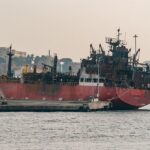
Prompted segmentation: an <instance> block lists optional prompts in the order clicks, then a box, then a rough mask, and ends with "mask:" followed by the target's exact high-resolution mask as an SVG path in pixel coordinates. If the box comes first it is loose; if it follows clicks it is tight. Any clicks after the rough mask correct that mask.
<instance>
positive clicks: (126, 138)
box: [0, 110, 150, 150]
mask: <svg viewBox="0 0 150 150" xmlns="http://www.w3.org/2000/svg"><path fill="white" fill-rule="evenodd" d="M149 149H150V111H149V110H143V111H101V112H8V113H7V112H5V113H0V150H149Z"/></svg>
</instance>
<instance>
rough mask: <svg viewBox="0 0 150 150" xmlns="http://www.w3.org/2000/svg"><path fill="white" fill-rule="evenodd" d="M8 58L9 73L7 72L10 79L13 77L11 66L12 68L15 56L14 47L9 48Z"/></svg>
mask: <svg viewBox="0 0 150 150" xmlns="http://www.w3.org/2000/svg"><path fill="white" fill-rule="evenodd" d="M7 55H8V57H9V60H8V71H7V76H8V77H9V78H11V77H12V72H11V66H12V56H13V55H14V54H13V53H12V45H10V47H9V52H8V53H7Z"/></svg>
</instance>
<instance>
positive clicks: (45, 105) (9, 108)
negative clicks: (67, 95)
mask: <svg viewBox="0 0 150 150" xmlns="http://www.w3.org/2000/svg"><path fill="white" fill-rule="evenodd" d="M85 104H86V102H80V101H76V102H72V101H48V100H7V104H3V103H0V112H16V111H18V112H20V111H25V112H55V111H66V112H67V111H68V112H80V111H85V110H84V105H85Z"/></svg>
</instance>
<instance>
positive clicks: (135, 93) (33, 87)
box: [0, 29, 150, 109]
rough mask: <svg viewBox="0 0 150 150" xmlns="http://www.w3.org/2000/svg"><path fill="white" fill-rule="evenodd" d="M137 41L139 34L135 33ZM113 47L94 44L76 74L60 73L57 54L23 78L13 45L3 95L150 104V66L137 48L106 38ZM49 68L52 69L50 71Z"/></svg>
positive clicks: (0, 85) (121, 105)
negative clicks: (17, 73) (16, 69)
mask: <svg viewBox="0 0 150 150" xmlns="http://www.w3.org/2000/svg"><path fill="white" fill-rule="evenodd" d="M135 42H136V36H135ZM106 43H107V44H108V45H109V50H108V51H107V54H106V50H104V49H103V48H102V46H101V44H100V45H99V50H98V51H97V50H95V49H94V48H93V46H92V44H91V45H90V56H88V57H87V58H86V59H82V61H81V67H80V69H79V71H78V73H77V74H76V75H74V74H73V73H72V68H71V67H69V72H68V73H61V72H57V61H58V58H57V55H56V56H55V57H54V64H53V66H50V65H49V64H43V72H41V73H37V72H36V66H34V69H33V72H24V73H23V74H22V77H21V78H20V79H15V78H13V77H12V72H11V60H12V56H13V54H12V51H11V48H10V52H9V53H8V56H9V63H8V75H7V77H4V76H2V77H1V80H0V94H1V95H3V96H5V97H6V98H7V99H11V100H13V99H17V100H22V99H29V100H51V101H52V100H53V101H88V100H89V98H90V97H95V98H98V99H99V100H100V101H104V102H109V104H110V105H109V107H110V109H138V108H140V107H143V106H146V105H148V104H150V69H149V65H148V64H144V63H139V59H138V57H137V56H138V53H139V52H140V49H137V50H136V47H135V53H134V54H133V56H131V49H128V48H126V44H125V42H124V41H122V40H120V29H118V34H117V38H106ZM47 68H49V69H48V70H49V71H47Z"/></svg>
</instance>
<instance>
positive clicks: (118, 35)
mask: <svg viewBox="0 0 150 150" xmlns="http://www.w3.org/2000/svg"><path fill="white" fill-rule="evenodd" d="M117 32H118V34H117V37H118V41H120V35H121V33H120V28H118V29H117Z"/></svg>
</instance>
